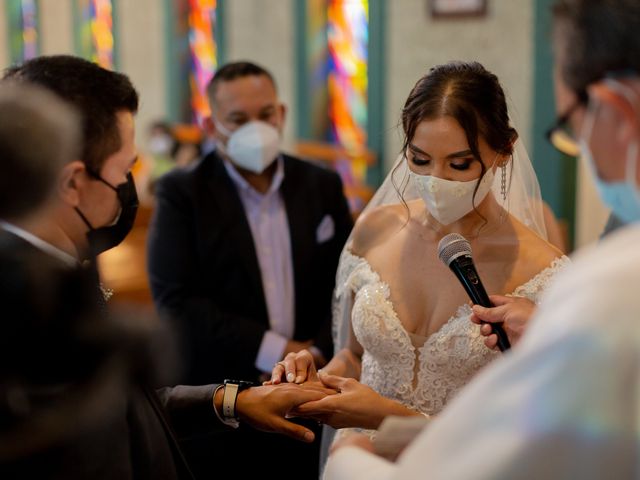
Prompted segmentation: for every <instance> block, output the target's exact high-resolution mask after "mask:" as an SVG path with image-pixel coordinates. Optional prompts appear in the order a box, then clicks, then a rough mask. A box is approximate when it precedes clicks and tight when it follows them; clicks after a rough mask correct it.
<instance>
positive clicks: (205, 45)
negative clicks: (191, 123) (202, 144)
mask: <svg viewBox="0 0 640 480" xmlns="http://www.w3.org/2000/svg"><path fill="white" fill-rule="evenodd" d="M215 29H216V0H189V47H190V51H191V72H190V75H189V84H190V87H191V108H192V109H193V114H194V117H195V120H196V121H197V122H198V124H201V122H202V119H203V118H206V117H208V116H209V115H210V114H211V112H210V110H209V102H208V100H207V94H206V89H207V84H208V83H209V81H210V80H211V77H212V76H213V74H214V73H215V71H216V67H217V46H216V40H215V35H214V32H215Z"/></svg>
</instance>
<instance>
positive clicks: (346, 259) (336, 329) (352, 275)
mask: <svg viewBox="0 0 640 480" xmlns="http://www.w3.org/2000/svg"><path fill="white" fill-rule="evenodd" d="M377 278H378V276H377V274H376V273H375V272H373V271H371V269H370V268H369V267H368V264H367V261H366V260H365V259H364V258H362V257H358V256H357V255H354V254H353V253H351V252H350V251H349V250H348V249H347V248H345V249H344V250H343V251H342V254H341V255H340V262H339V263H338V272H337V273H336V286H335V289H334V294H333V305H332V332H333V344H334V350H335V352H336V353H337V352H338V351H340V350H341V349H342V348H344V347H345V346H346V343H347V339H348V334H349V325H350V322H351V307H352V304H353V295H352V294H353V293H354V292H356V291H357V290H358V289H359V288H360V287H361V286H362V284H363V283H365V282H367V281H371V280H374V281H375V280H377Z"/></svg>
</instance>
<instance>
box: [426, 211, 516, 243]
mask: <svg viewBox="0 0 640 480" xmlns="http://www.w3.org/2000/svg"><path fill="white" fill-rule="evenodd" d="M506 219H507V211H506V210H505V209H504V208H500V214H499V215H498V218H497V220H496V221H495V222H493V223H492V222H490V220H486V221H484V222H482V223H480V224H479V225H478V226H477V228H474V230H475V231H474V232H473V233H467V232H455V233H459V234H460V235H462V236H463V237H465V238H466V239H467V240H476V239H477V238H478V237H479V236H480V235H481V234H482V235H486V234H488V233H492V232H494V231H496V230H498V229H499V228H500V227H502V225H504V222H505V220H506ZM490 223H492V224H490ZM420 224H421V225H423V226H426V227H428V228H430V229H431V230H433V231H434V232H435V233H437V234H438V235H439V236H440V237H444V235H446V234H448V233H454V232H449V231H446V228H445V227H443V226H440V227H437V226H436V225H433V224H432V222H431V220H430V218H429V211H428V210H426V209H425V210H424V219H422V220H421V221H420Z"/></svg>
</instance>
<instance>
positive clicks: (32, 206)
mask: <svg viewBox="0 0 640 480" xmlns="http://www.w3.org/2000/svg"><path fill="white" fill-rule="evenodd" d="M0 112H1V113H0V219H4V220H9V221H15V220H20V219H22V218H23V217H25V216H27V215H28V214H30V213H32V212H33V211H35V210H37V209H38V208H39V207H41V206H42V205H43V204H44V202H45V201H46V200H47V199H48V198H49V195H50V194H51V193H52V192H53V190H54V187H55V184H56V179H57V178H58V173H59V172H60V170H61V169H62V167H64V165H66V164H67V163H69V162H70V161H71V160H73V159H74V158H77V157H76V156H77V155H78V154H79V147H80V119H79V115H77V114H76V112H75V111H74V110H73V109H72V108H71V106H69V105H68V104H66V103H64V102H63V101H62V100H60V99H59V98H58V97H57V96H56V95H54V94H53V93H51V92H48V91H47V90H45V89H43V88H39V87H35V86H33V85H26V84H25V85H13V84H11V83H10V82H4V83H3V84H1V85H0Z"/></svg>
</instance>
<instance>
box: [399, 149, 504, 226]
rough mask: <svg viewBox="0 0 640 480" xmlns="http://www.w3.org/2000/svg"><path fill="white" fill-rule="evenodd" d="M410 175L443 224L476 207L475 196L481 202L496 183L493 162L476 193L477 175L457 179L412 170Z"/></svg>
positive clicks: (433, 213)
mask: <svg viewBox="0 0 640 480" xmlns="http://www.w3.org/2000/svg"><path fill="white" fill-rule="evenodd" d="M497 158H498V156H497V155H496V159H497ZM493 163H494V164H495V160H494V161H493ZM409 176H410V178H411V181H412V182H414V184H415V186H416V189H417V191H418V194H419V195H420V196H421V197H422V200H423V201H424V203H425V205H426V206H427V210H428V211H429V213H430V214H431V215H432V216H433V218H435V219H436V220H437V221H438V222H439V223H440V224H442V225H449V224H451V223H453V222H455V221H456V220H459V219H461V218H462V217H464V216H465V215H466V214H468V213H469V212H470V211H471V210H473V207H474V200H475V205H479V204H480V203H481V202H482V201H483V200H484V199H485V197H486V196H487V194H488V193H489V191H490V190H491V186H492V185H493V177H494V173H493V165H492V166H491V167H489V168H488V169H487V171H486V172H485V174H484V176H483V177H482V180H480V185H478V190H477V192H476V193H475V196H474V193H473V192H474V190H475V188H476V184H478V179H476V180H470V181H468V182H458V181H455V180H445V179H444V178H439V177H434V176H432V175H418V174H417V173H415V172H412V171H411V170H409Z"/></svg>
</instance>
